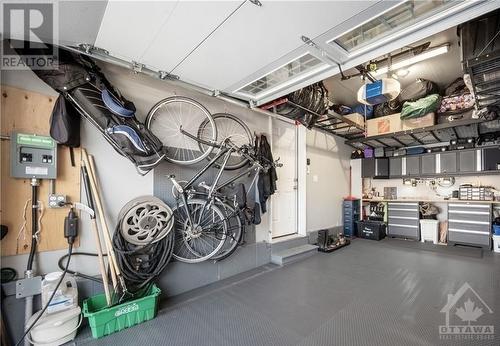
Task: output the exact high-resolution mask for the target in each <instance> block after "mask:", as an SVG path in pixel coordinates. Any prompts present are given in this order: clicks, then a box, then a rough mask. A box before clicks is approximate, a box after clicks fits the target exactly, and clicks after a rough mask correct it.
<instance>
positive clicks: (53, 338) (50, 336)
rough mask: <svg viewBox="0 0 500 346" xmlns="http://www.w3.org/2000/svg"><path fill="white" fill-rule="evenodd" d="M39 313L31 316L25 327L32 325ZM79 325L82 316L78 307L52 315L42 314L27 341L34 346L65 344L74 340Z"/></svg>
mask: <svg viewBox="0 0 500 346" xmlns="http://www.w3.org/2000/svg"><path fill="white" fill-rule="evenodd" d="M40 311H41V310H40ZM40 311H38V312H36V313H35V314H34V315H33V316H31V318H30V319H29V321H28V324H27V325H31V324H32V323H33V321H34V320H35V318H36V317H37V316H38V315H39V314H40ZM81 323H82V316H81V309H80V307H79V306H76V307H74V308H70V309H68V310H64V311H59V312H54V313H52V314H44V315H43V316H42V317H41V318H40V319H39V320H38V322H37V324H36V325H35V326H34V327H33V329H32V330H31V333H30V335H29V341H30V342H31V343H32V344H33V345H35V346H37V345H44V346H48V345H50V346H58V345H62V344H65V343H67V342H69V341H71V340H73V339H74V338H75V336H76V331H77V329H78V327H80V324H81Z"/></svg>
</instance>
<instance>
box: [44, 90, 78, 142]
mask: <svg viewBox="0 0 500 346" xmlns="http://www.w3.org/2000/svg"><path fill="white" fill-rule="evenodd" d="M50 137H52V138H53V139H54V140H55V141H56V142H57V143H58V144H62V145H66V146H68V147H71V148H77V147H79V146H80V115H79V114H78V112H77V111H76V110H75V108H74V107H73V105H72V104H71V103H69V101H68V100H66V99H65V98H64V97H63V96H62V95H59V97H58V98H57V100H56V104H55V105H54V109H53V110H52V115H51V116H50Z"/></svg>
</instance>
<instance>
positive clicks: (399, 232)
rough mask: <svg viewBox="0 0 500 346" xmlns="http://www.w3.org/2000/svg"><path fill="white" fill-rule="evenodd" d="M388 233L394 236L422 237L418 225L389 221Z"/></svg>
mask: <svg viewBox="0 0 500 346" xmlns="http://www.w3.org/2000/svg"><path fill="white" fill-rule="evenodd" d="M387 234H388V235H390V236H393V237H402V238H412V239H420V229H419V228H418V225H402V224H395V223H391V222H389V226H388V228H387Z"/></svg>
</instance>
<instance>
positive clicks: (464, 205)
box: [448, 203, 490, 209]
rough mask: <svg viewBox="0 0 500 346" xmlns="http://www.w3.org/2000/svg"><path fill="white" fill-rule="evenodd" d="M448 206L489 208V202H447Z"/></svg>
mask: <svg viewBox="0 0 500 346" xmlns="http://www.w3.org/2000/svg"><path fill="white" fill-rule="evenodd" d="M448 207H457V208H484V209H486V208H489V207H490V205H489V204H468V203H461V204H451V203H450V204H448Z"/></svg>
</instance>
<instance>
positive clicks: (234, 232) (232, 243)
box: [211, 202, 244, 261]
mask: <svg viewBox="0 0 500 346" xmlns="http://www.w3.org/2000/svg"><path fill="white" fill-rule="evenodd" d="M217 206H218V207H219V208H220V209H221V210H222V211H224V213H225V214H226V219H227V223H228V230H227V235H226V241H225V242H224V245H223V246H222V248H221V249H220V250H219V252H217V254H215V256H212V258H211V259H212V260H214V261H222V260H223V259H226V258H228V257H229V256H231V255H232V254H233V253H234V252H235V251H236V249H237V248H238V245H239V244H240V242H241V239H242V237H243V232H244V230H243V227H244V226H243V224H242V222H241V219H240V216H239V212H238V210H236V209H235V208H234V207H232V206H230V205H229V204H226V203H223V202H219V203H217Z"/></svg>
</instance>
